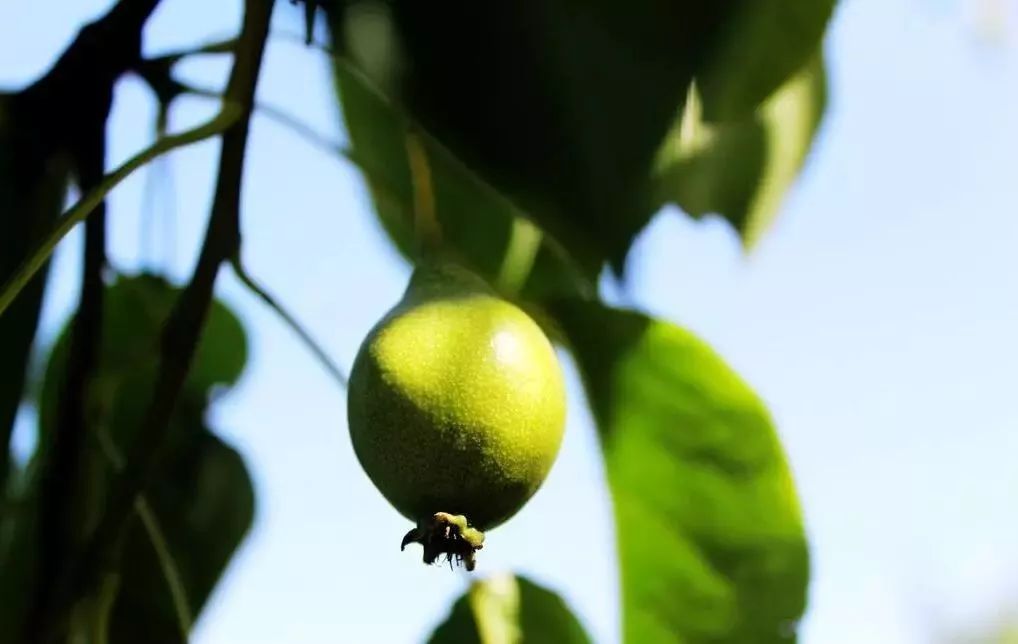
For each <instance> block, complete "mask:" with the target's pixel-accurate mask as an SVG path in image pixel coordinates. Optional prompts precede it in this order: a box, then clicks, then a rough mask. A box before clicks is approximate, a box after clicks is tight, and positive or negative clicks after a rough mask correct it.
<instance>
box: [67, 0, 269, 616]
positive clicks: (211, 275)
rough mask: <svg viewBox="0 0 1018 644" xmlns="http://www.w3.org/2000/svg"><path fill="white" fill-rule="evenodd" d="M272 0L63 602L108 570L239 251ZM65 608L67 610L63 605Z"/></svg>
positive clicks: (256, 2) (238, 70)
mask: <svg viewBox="0 0 1018 644" xmlns="http://www.w3.org/2000/svg"><path fill="white" fill-rule="evenodd" d="M272 5H273V0H247V2H246V3H245V12H244V24H243V28H242V31H241V35H240V40H239V43H238V47H237V53H236V58H235V59H234V63H233V69H232V70H231V72H230V79H229V82H228V83H227V89H226V98H227V100H228V101H230V102H233V103H235V104H239V105H240V106H242V108H243V109H244V115H243V117H242V118H241V119H240V120H239V121H237V122H236V123H235V124H234V125H232V126H231V127H230V128H229V129H228V130H226V132H225V133H224V134H223V145H222V149H221V151H220V158H219V174H218V178H217V181H216V191H215V197H214V199H213V203H212V212H211V215H210V217H209V224H208V228H207V230H206V233H205V241H204V242H203V244H202V249H201V253H200V255H199V258H198V263H197V265H196V267H195V269H194V273H193V275H192V277H191V280H190V282H189V283H188V285H187V287H186V288H185V289H184V291H183V293H182V294H181V295H180V297H179V298H178V300H177V302H176V304H175V305H174V308H173V311H172V312H171V314H170V317H169V319H168V320H167V323H166V326H165V328H164V331H163V335H162V343H161V350H160V365H159V374H158V377H157V379H156V383H155V388H154V391H153V395H152V399H151V401H150V402H149V406H148V408H147V410H146V413H145V415H144V420H143V429H144V433H142V434H141V435H140V436H139V437H138V439H137V440H136V441H135V443H134V444H133V445H132V446H131V449H130V452H129V453H128V456H127V463H126V465H125V467H124V469H123V470H122V471H121V473H120V474H119V475H117V477H116V478H115V479H114V481H113V485H112V491H111V494H110V497H109V498H108V499H107V503H106V509H105V512H104V514H103V516H102V519H101V520H100V523H99V526H98V527H97V529H96V531H95V534H94V536H93V538H92V539H91V541H90V543H89V547H88V548H87V550H86V551H85V555H84V557H83V559H82V562H81V565H80V566H79V569H78V571H77V574H76V575H75V576H74V579H73V580H72V588H71V590H70V596H69V597H67V600H68V601H69V602H73V601H74V600H76V599H77V598H78V597H81V596H83V595H85V594H88V593H90V592H92V591H93V590H94V587H95V584H96V580H97V579H98V578H99V577H100V575H101V574H102V572H103V571H104V570H107V569H108V568H109V564H110V562H111V559H112V558H113V557H114V556H115V554H116V549H117V545H118V544H119V542H120V540H121V536H122V535H123V532H124V527H125V525H126V524H127V521H128V519H129V518H130V516H131V513H132V511H133V509H134V506H135V503H136V500H137V498H138V496H139V494H141V493H143V492H144V491H145V489H146V488H147V487H148V485H149V483H150V481H151V479H152V477H153V472H154V470H155V468H156V465H157V463H158V461H159V456H160V454H161V451H162V446H163V443H164V442H165V438H166V435H167V431H168V428H169V420H170V415H171V413H172V411H173V408H174V406H175V405H176V402H177V398H178V397H179V394H180V391H181V389H182V387H183V384H184V380H185V379H186V377H187V373H188V370H189V369H190V366H191V362H192V360H193V358H194V353H195V349H196V347H197V344H198V340H199V338H200V336H201V331H202V328H203V326H204V322H205V318H206V316H207V314H208V311H209V308H210V306H211V303H212V295H213V290H214V287H215V281H216V276H217V274H218V272H219V268H220V266H221V265H222V264H223V262H225V261H227V260H228V259H229V258H230V257H231V256H232V255H233V254H234V253H236V252H237V250H238V248H239V246H240V216H239V210H240V186H241V178H242V175H243V169H244V156H245V152H246V149H247V137H248V126H249V117H250V108H251V105H252V104H253V102H254V93H255V86H256V84H257V80H258V70H259V68H260V67H261V60H262V54H263V52H264V47H265V40H266V37H267V35H268V27H269V20H270V17H271V13H272ZM66 605H67V604H65V606H66Z"/></svg>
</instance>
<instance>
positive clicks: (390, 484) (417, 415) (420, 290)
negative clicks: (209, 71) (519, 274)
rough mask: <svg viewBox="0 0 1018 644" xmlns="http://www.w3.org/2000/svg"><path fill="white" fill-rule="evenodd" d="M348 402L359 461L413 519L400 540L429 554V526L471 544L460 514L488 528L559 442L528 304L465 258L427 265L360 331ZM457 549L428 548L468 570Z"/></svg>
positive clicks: (552, 370)
mask: <svg viewBox="0 0 1018 644" xmlns="http://www.w3.org/2000/svg"><path fill="white" fill-rule="evenodd" d="M347 411H348V420H349V425H350V437H351V439H352V441H353V447H354V451H355V453H356V454H357V458H358V460H359V461H360V463H361V465H362V466H363V468H364V471H365V472H366V473H367V475H368V477H370V478H371V480H372V482H373V483H374V484H375V486H376V487H377V488H378V489H379V491H381V493H382V494H383V495H384V496H385V498H386V499H388V500H389V502H390V503H391V504H392V505H393V506H394V507H395V508H396V509H397V510H398V511H399V512H400V513H402V514H403V515H404V516H405V517H407V518H408V519H410V520H412V521H416V522H417V523H418V526H419V528H418V530H417V531H411V535H408V536H407V540H414V541H421V542H422V543H424V545H425V559H426V560H427V559H428V555H429V552H428V543H426V541H427V539H426V536H427V533H428V530H429V529H431V530H435V531H437V532H443V533H444V535H445V536H446V537H448V536H449V534H450V532H451V533H452V535H453V538H455V537H457V535H459V538H460V539H461V540H466V541H468V542H471V544H472V545H474V547H475V548H476V547H479V546H480V539H481V537H477V538H468V536H464V535H465V534H466V533H465V532H464V530H463V529H465V528H466V523H465V522H464V521H461V520H462V519H463V518H464V517H465V520H466V521H469V524H470V525H471V526H473V528H476V529H477V530H486V529H489V528H493V527H495V526H497V525H499V524H500V523H502V522H504V521H506V520H507V519H509V518H510V517H512V516H513V515H514V514H516V512H517V511H519V509H520V508H521V507H522V506H523V504H524V503H526V501H527V500H528V499H529V498H530V497H531V496H532V495H533V494H534V492H536V491H537V489H538V487H540V485H541V483H542V482H543V481H544V479H545V477H546V476H547V474H548V470H549V469H550V468H551V465H552V463H553V462H554V460H555V457H556V455H557V453H558V450H559V446H560V445H561V442H562V433H563V429H564V424H565V387H564V383H563V378H562V370H561V367H560V366H559V363H558V359H557V357H556V355H555V351H554V349H553V347H552V345H551V343H550V342H549V341H548V339H547V337H545V335H544V333H543V332H542V331H541V329H540V327H539V326H538V325H537V324H536V323H535V322H534V321H533V320H532V319H531V318H530V317H529V316H528V315H527V314H526V313H524V312H523V311H522V310H521V309H519V308H518V307H516V306H515V305H513V304H511V303H510V302H507V301H506V300H504V299H501V298H500V297H498V296H497V295H496V294H495V293H494V292H493V291H492V290H491V289H490V288H489V287H488V286H487V284H485V283H484V282H483V281H482V280H481V279H480V278H479V277H477V276H475V275H473V274H472V273H470V272H468V271H466V270H465V269H463V268H460V267H458V266H455V265H452V264H437V265H425V266H422V267H420V268H418V269H417V270H416V271H415V272H414V274H413V276H412V277H411V279H410V284H409V286H408V287H407V289H406V292H405V293H404V295H403V299H402V300H400V302H399V303H398V304H397V305H396V306H395V307H394V308H393V309H392V310H391V311H389V313H388V314H386V316H385V317H384V318H382V320H381V321H379V322H378V324H376V325H375V327H374V328H373V329H372V330H371V332H370V333H369V334H368V336H367V337H366V338H365V339H364V342H363V344H362V345H361V348H360V351H359V352H358V355H357V358H356V360H355V362H354V366H353V370H352V371H351V374H350V386H349V401H348V405H347ZM439 515H440V516H439ZM436 522H437V524H436ZM478 534H479V533H478ZM411 537H412V538H411ZM436 538H437V537H436ZM474 541H476V544H473V542H474ZM405 543H406V541H405V542H404V545H405ZM457 547H462V544H460V546H454V545H450V544H449V543H444V544H439V545H437V546H434V548H437V550H435V549H433V551H432V552H431V555H432V557H431V559H432V560H433V559H434V557H435V556H437V554H441V553H443V552H444V553H445V554H448V555H449V556H450V557H451V556H453V555H456V556H457V557H460V556H461V555H462V558H464V559H467V563H468V568H469V567H470V564H471V563H472V558H470V557H467V556H466V555H465V554H463V553H461V552H460V551H459V550H457ZM468 550H469V549H468Z"/></svg>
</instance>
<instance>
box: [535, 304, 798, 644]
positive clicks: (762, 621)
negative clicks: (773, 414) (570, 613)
mask: <svg viewBox="0 0 1018 644" xmlns="http://www.w3.org/2000/svg"><path fill="white" fill-rule="evenodd" d="M553 310H554V313H555V315H556V317H557V319H558V321H559V323H560V325H561V327H562V330H563V331H564V334H565V336H566V338H567V340H568V342H569V343H570V345H571V349H572V351H573V354H574V356H575V357H576V361H577V363H578V366H579V369H580V372H581V374H582V377H583V380H584V383H585V385H586V389H587V393H588V397H589V399H590V403H591V405H592V408H593V411H594V415H595V418H596V420H597V425H598V428H599V433H600V437H601V445H602V448H603V451H604V458H605V463H606V467H607V475H608V482H609V485H610V487H611V493H612V497H613V499H614V506H615V520H616V529H617V535H618V548H619V560H620V566H621V580H622V597H623V623H624V633H625V640H626V641H627V642H634V643H637V642H640V643H642V642H684V643H698V642H711V643H719V642H725V643H732V644H735V643H739V644H744V643H749V642H752V643H754V644H766V643H770V642H775V643H777V642H790V641H794V639H795V633H796V628H795V626H796V620H798V619H799V617H800V616H801V615H802V612H803V610H804V606H805V596H806V586H807V580H808V572H809V571H808V569H809V561H808V551H807V545H806V540H805V536H804V531H803V524H802V518H801V516H800V510H799V505H798V501H797V499H796V494H795V487H794V484H793V481H792V477H791V474H790V472H789V468H788V465H787V464H786V462H785V458H784V455H783V453H782V449H781V446H780V444H779V442H778V438H777V436H776V435H775V430H774V427H773V425H772V423H771V419H770V417H769V415H768V413H767V411H766V409H765V408H764V406H763V404H762V403H761V402H760V400H759V399H758V398H757V396H756V395H755V394H754V393H753V392H752V391H751V390H750V388H749V387H748V386H747V385H746V384H745V383H744V382H743V381H742V380H741V379H740V378H739V377H738V376H737V375H736V374H735V373H734V372H733V371H732V370H731V369H730V368H729V367H728V366H726V365H725V363H724V362H723V361H722V360H721V358H719V357H718V356H717V355H716V354H715V353H714V352H713V351H712V350H711V349H710V348H709V347H708V346H707V345H706V344H704V343H703V342H701V341H700V340H698V339H697V338H695V337H694V336H693V335H691V334H690V333H688V332H687V331H685V330H683V329H681V328H679V327H676V326H674V325H672V324H669V323H666V322H662V321H658V320H654V319H651V318H648V317H646V316H644V315H641V314H638V313H634V312H628V311H622V310H616V309H611V308H608V307H605V306H603V305H600V304H597V303H592V302H579V301H575V300H573V301H563V302H558V303H556V305H555V306H554V307H553Z"/></svg>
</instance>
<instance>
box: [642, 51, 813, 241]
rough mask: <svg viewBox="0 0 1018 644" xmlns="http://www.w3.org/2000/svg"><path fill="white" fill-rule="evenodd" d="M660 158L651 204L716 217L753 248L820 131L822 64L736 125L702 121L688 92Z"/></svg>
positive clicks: (810, 68)
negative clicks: (682, 108) (676, 206)
mask: <svg viewBox="0 0 1018 644" xmlns="http://www.w3.org/2000/svg"><path fill="white" fill-rule="evenodd" d="M691 97H692V98H691V100H690V101H689V102H688V103H687V105H686V111H685V113H684V115H683V118H682V119H681V120H680V121H679V122H678V123H676V126H675V128H674V129H673V131H672V133H671V134H670V135H669V138H668V140H667V141H666V143H665V145H664V146H663V147H662V150H661V152H660V154H659V157H658V166H657V172H656V174H655V176H654V184H653V192H654V199H653V201H654V203H655V204H657V205H658V206H661V205H664V204H666V203H676V204H678V205H679V206H680V207H681V208H682V209H683V210H684V211H686V212H687V213H689V214H690V215H694V216H702V215H706V214H709V213H718V214H721V215H722V216H724V217H725V219H727V220H728V221H729V222H730V223H731V224H732V226H734V227H735V229H736V230H737V231H738V232H739V233H740V235H741V237H742V241H743V244H744V245H745V247H746V248H751V247H753V246H754V245H755V244H756V243H757V242H758V241H759V240H760V238H761V236H762V235H763V233H765V232H766V230H767V228H768V227H769V226H770V225H771V224H772V223H773V221H774V218H775V216H776V215H777V213H778V211H779V209H780V206H781V203H782V201H783V199H784V197H785V194H786V193H787V192H788V190H789V188H790V187H791V186H792V184H793V183H794V182H795V179H796V177H797V176H798V174H799V170H800V169H801V168H802V165H803V163H804V162H805V160H806V157H807V155H808V153H809V150H810V148H811V147H812V144H813V140H814V137H815V136H816V133H817V130H818V129H819V127H820V121H821V118H822V116H823V112H824V107H825V104H826V98H827V92H826V77H825V74H824V65H823V61H822V60H821V59H820V58H815V59H814V60H812V61H811V62H810V64H808V65H807V66H806V67H804V68H803V69H801V70H800V71H799V73H798V74H796V75H795V76H794V77H792V78H791V79H790V80H789V81H788V82H787V83H786V84H785V85H784V86H782V87H781V88H780V89H779V90H778V91H777V92H775V93H774V94H773V95H772V96H771V97H770V98H768V99H767V100H766V101H765V102H764V103H763V104H762V105H760V107H759V108H758V109H757V110H756V112H755V113H753V114H752V115H750V116H749V117H747V118H745V119H743V120H740V121H731V122H724V123H708V122H705V121H703V119H702V112H701V107H702V103H701V100H700V97H699V95H698V94H697V93H696V92H695V91H693V92H691Z"/></svg>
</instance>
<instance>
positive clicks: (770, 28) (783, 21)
mask: <svg viewBox="0 0 1018 644" xmlns="http://www.w3.org/2000/svg"><path fill="white" fill-rule="evenodd" d="M835 4H837V0H736V1H735V2H734V3H732V6H733V7H736V9H735V11H734V13H733V15H732V16H731V17H729V19H728V20H726V22H725V25H724V28H723V33H722V35H721V38H720V42H719V45H718V47H717V49H715V50H714V51H713V52H712V54H711V56H709V57H708V58H707V59H706V60H705V64H704V65H703V67H702V68H701V69H700V70H699V72H698V73H697V85H698V86H699V88H700V93H701V95H702V97H703V113H704V117H705V118H706V119H707V120H708V121H732V120H744V119H746V118H750V117H752V115H753V113H754V112H755V111H756V109H757V107H758V106H759V105H760V104H761V103H763V102H764V100H766V99H767V97H769V96H770V95H771V94H773V93H774V91H775V90H777V89H778V87H780V86H781V85H783V84H784V83H785V82H786V81H787V80H788V79H789V78H790V77H791V76H792V75H793V74H795V73H796V72H797V71H798V70H800V69H802V68H803V66H805V65H806V64H807V63H808V62H809V61H810V59H811V58H814V57H815V55H816V52H817V50H818V48H819V47H820V42H821V39H822V38H823V35H824V31H825V30H826V28H827V23H828V21H829V20H830V18H831V15H832V14H833V12H834V6H835Z"/></svg>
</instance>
